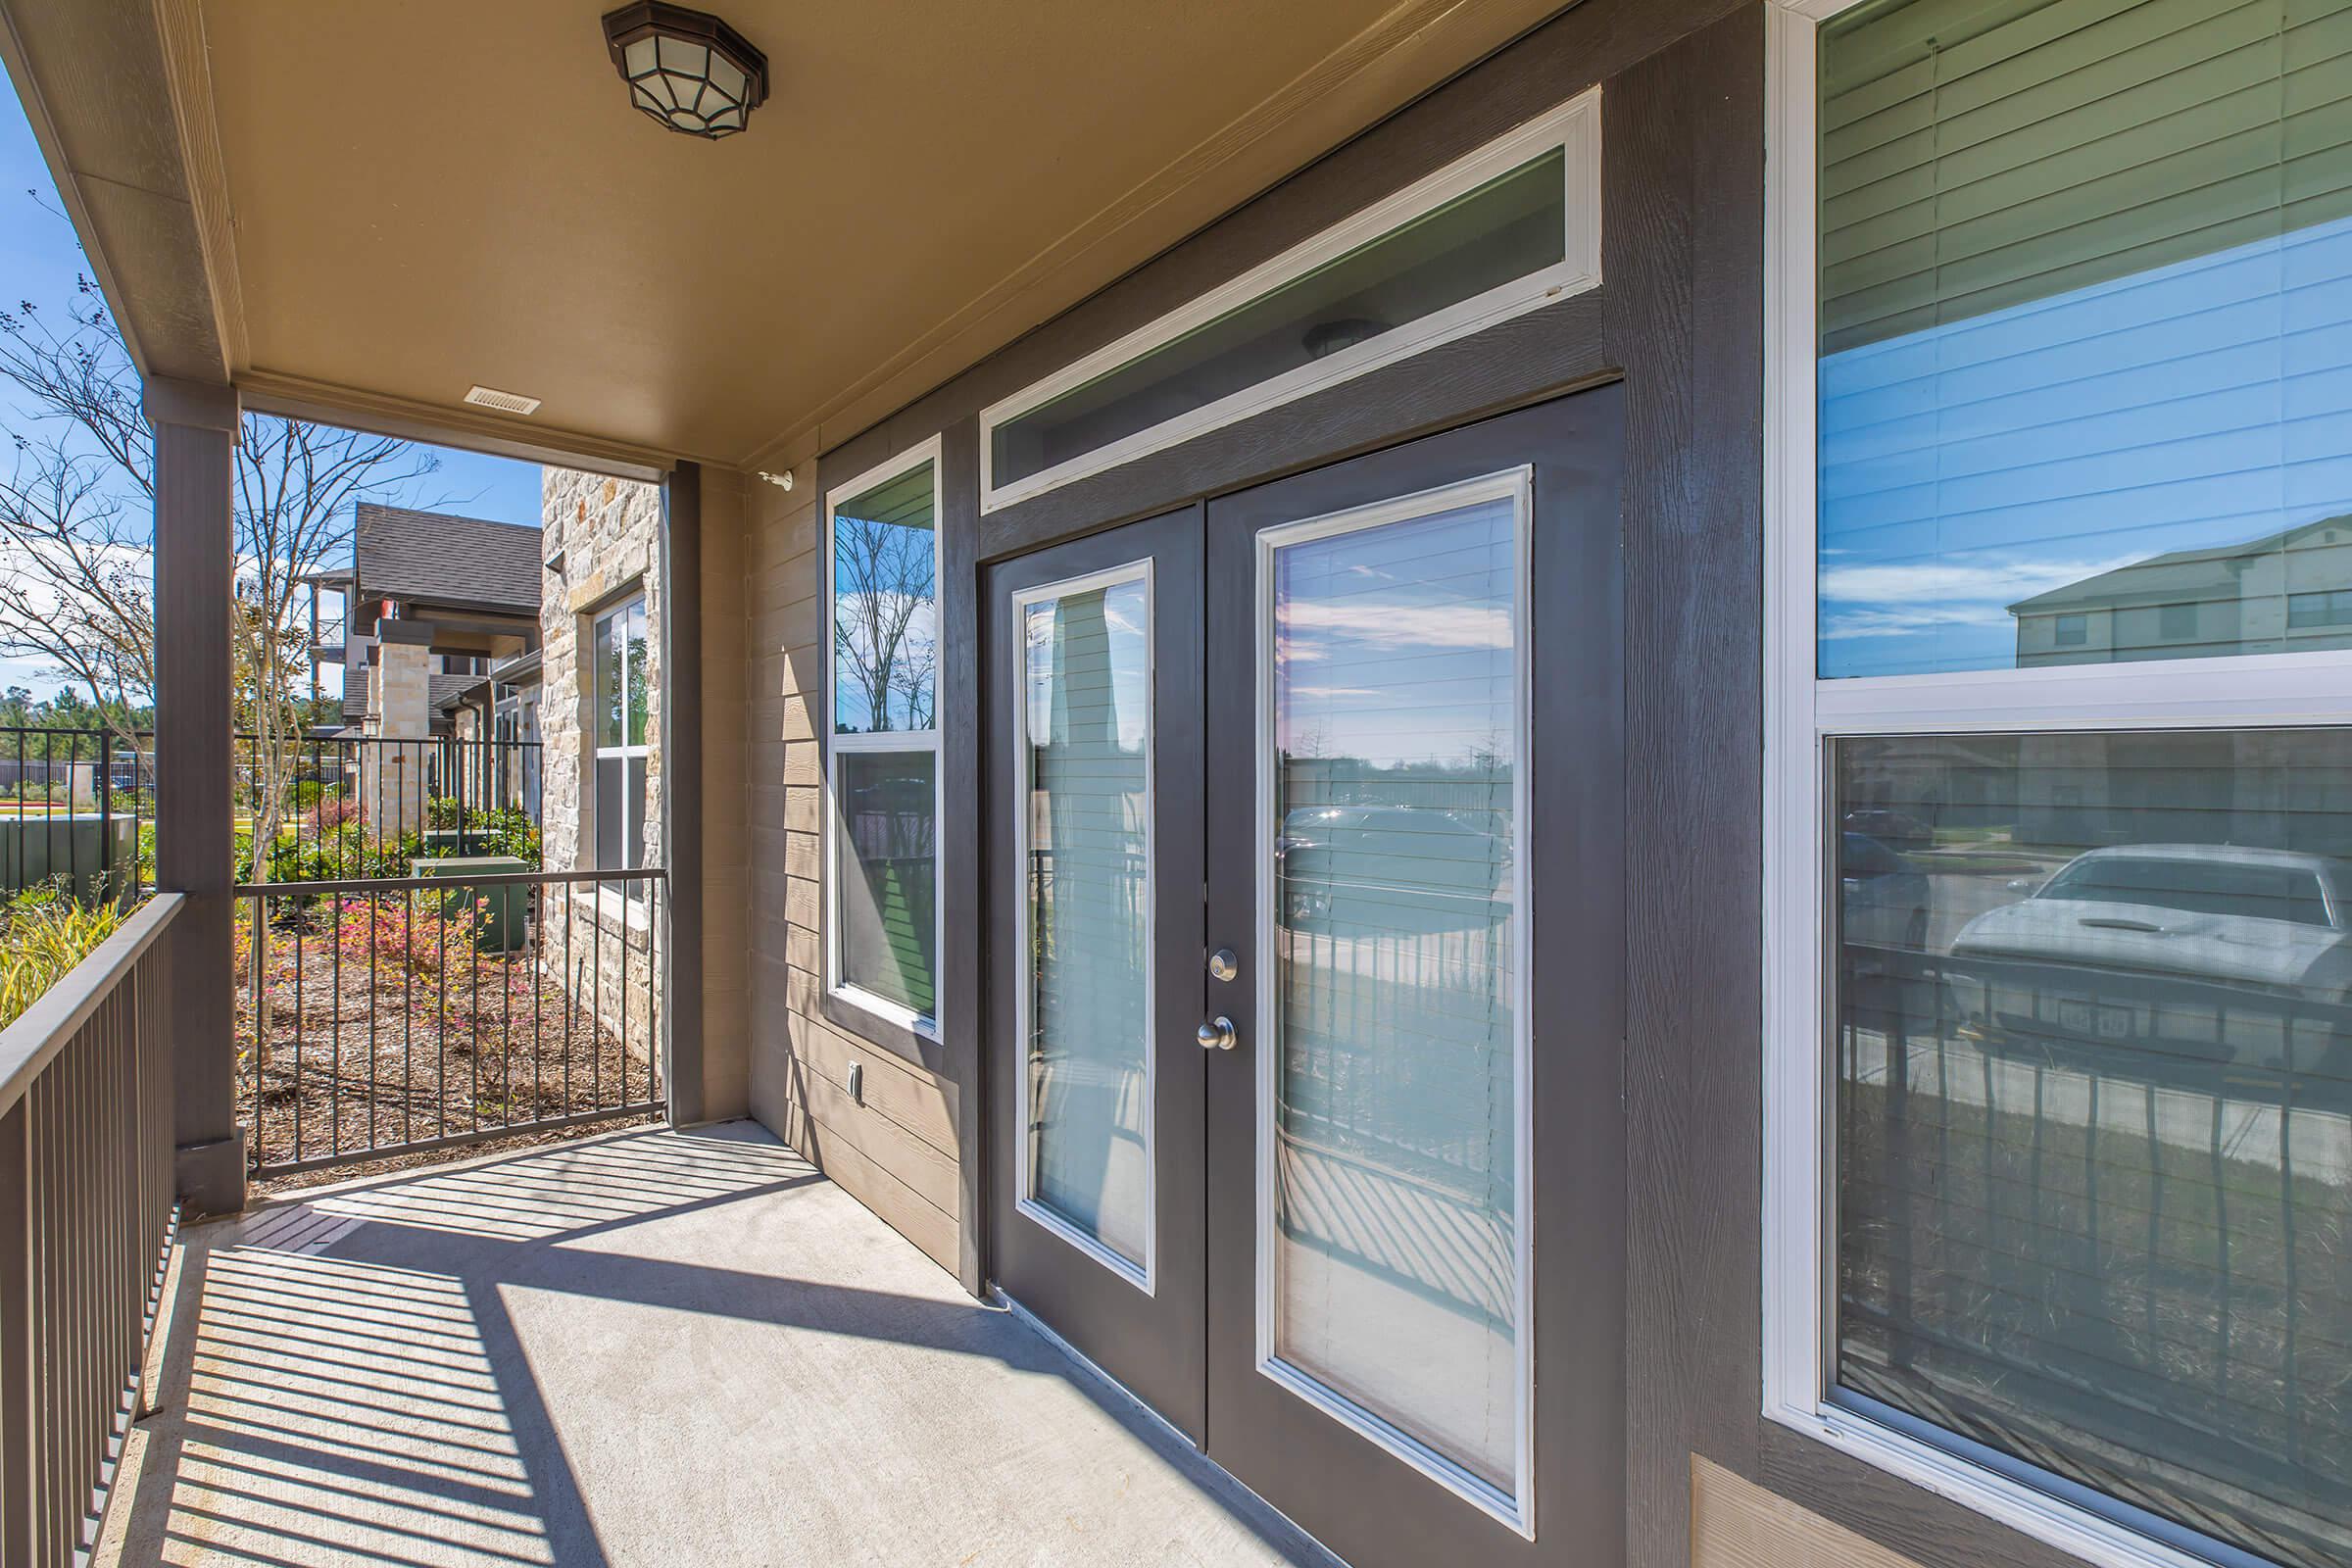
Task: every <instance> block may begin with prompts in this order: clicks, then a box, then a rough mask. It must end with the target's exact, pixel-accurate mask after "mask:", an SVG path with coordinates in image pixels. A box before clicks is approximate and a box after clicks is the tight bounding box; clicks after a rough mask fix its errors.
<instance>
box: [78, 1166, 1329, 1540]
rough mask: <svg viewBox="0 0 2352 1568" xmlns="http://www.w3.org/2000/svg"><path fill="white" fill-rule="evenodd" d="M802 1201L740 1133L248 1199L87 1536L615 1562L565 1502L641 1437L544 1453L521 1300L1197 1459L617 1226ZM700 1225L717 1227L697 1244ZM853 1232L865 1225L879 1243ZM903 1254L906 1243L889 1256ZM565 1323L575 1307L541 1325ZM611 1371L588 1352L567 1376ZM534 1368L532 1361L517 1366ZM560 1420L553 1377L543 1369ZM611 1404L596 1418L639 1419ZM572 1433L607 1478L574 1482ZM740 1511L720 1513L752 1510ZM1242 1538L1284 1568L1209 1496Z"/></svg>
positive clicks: (916, 1325)
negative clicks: (919, 1353) (923, 1357)
mask: <svg viewBox="0 0 2352 1568" xmlns="http://www.w3.org/2000/svg"><path fill="white" fill-rule="evenodd" d="M821 1180H822V1178H821V1176H819V1175H818V1173H817V1172H816V1170H815V1169H814V1167H812V1166H811V1165H809V1163H808V1162H807V1161H806V1160H804V1159H802V1158H801V1157H800V1156H799V1155H797V1154H795V1153H794V1152H792V1151H791V1150H789V1149H787V1148H785V1147H784V1146H782V1145H780V1144H776V1143H772V1142H769V1141H767V1140H766V1138H765V1136H764V1135H763V1134H759V1133H757V1132H753V1131H749V1130H746V1129H744V1128H743V1127H742V1124H739V1125H738V1126H737V1127H726V1128H714V1129H703V1130H699V1131H695V1132H685V1133H681V1132H674V1131H668V1130H659V1131H643V1132H629V1133H620V1134H612V1135H608V1136H606V1137H602V1138H598V1139H594V1140H591V1141H587V1142H583V1143H579V1144H572V1145H566V1146H562V1147H560V1148H554V1149H543V1150H534V1151H529V1152H523V1153H520V1154H514V1155H507V1156H501V1157H497V1158H494V1159H490V1160H485V1161H482V1162H479V1163H475V1164H471V1165H468V1166H466V1167H462V1168H458V1169H451V1170H444V1171H435V1172H428V1173H423V1174H418V1173H415V1172H410V1173H402V1174H400V1175H396V1176H392V1177H385V1178H378V1179H374V1180H370V1181H368V1182H366V1183H363V1184H354V1185H352V1186H349V1187H346V1188H339V1189H336V1190H333V1191H329V1192H326V1193H322V1194H318V1195H310V1196H307V1197H306V1198H304V1199H302V1200H300V1201H294V1200H289V1201H285V1202H282V1203H278V1204H273V1205H270V1207H268V1208H266V1209H264V1210H262V1211H261V1212H260V1213H259V1214H256V1215H249V1216H248V1217H247V1219H246V1220H244V1221H242V1222H240V1223H239V1224H237V1225H236V1226H235V1227H234V1228H233V1229H229V1228H224V1227H205V1228H200V1229H199V1230H198V1231H197V1232H195V1233H193V1236H192V1239H191V1242H190V1245H189V1247H188V1249H187V1255H186V1258H185V1261H184V1263H183V1265H182V1278H181V1280H180V1282H179V1285H178V1288H177V1291H176V1293H175V1298H174V1302H173V1314H172V1330H171V1334H170V1337H169V1340H168V1348H167V1355H168V1360H167V1365H166V1368H165V1372H164V1376H163V1387H164V1389H165V1390H166V1400H165V1405H166V1407H165V1409H164V1411H163V1413H162V1414H161V1415H160V1416H159V1417H158V1418H157V1419H156V1420H155V1421H153V1422H151V1423H149V1426H148V1428H147V1432H148V1439H147V1442H146V1444H145V1447H144V1451H142V1452H141V1453H139V1454H138V1455H137V1456H136V1457H135V1460H134V1462H133V1464H132V1465H131V1466H130V1467H129V1472H128V1473H129V1482H130V1485H129V1487H128V1489H127V1491H126V1495H124V1496H123V1498H122V1499H121V1501H122V1506H121V1507H120V1508H119V1509H118V1513H117V1516H116V1519H115V1520H114V1521H112V1522H110V1527H109V1537H110V1539H109V1541H108V1543H107V1547H108V1548H109V1549H107V1550H102V1552H101V1553H100V1555H99V1557H98V1558H97V1560H98V1561H99V1562H101V1563H107V1562H116V1561H119V1562H123V1563H147V1562H155V1561H185V1560H189V1559H190V1558H191V1557H192V1556H194V1557H200V1559H201V1560H203V1561H206V1562H220V1563H239V1564H253V1565H269V1568H278V1565H289V1568H290V1565H294V1564H303V1565H311V1564H318V1563H324V1562H337V1563H342V1562H349V1563H361V1564H373V1565H391V1568H429V1565H438V1564H444V1563H451V1562H467V1563H488V1564H504V1563H515V1564H525V1563H551V1564H561V1565H564V1568H571V1565H573V1564H582V1565H599V1564H604V1563H607V1562H609V1561H613V1560H623V1561H628V1560H638V1559H637V1557H636V1555H635V1554H631V1553H628V1552H625V1551H624V1552H622V1553H619V1554H618V1556H617V1557H615V1555H614V1554H613V1549H612V1547H611V1546H610V1544H608V1542H607V1541H606V1540H605V1539H604V1538H603V1537H601V1536H600V1534H599V1530H598V1525H597V1521H596V1519H595V1518H594V1517H593V1516H592V1510H591V1507H590V1504H589V1500H588V1498H589V1495H590V1494H591V1493H593V1492H594V1491H595V1490H596V1489H597V1486H599V1485H610V1484H612V1472H611V1470H610V1468H609V1466H610V1464H611V1458H612V1451H613V1447H614V1446H615V1445H618V1446H621V1447H623V1448H626V1447H628V1446H630V1445H632V1444H652V1445H656V1446H659V1445H660V1444H662V1443H663V1442H667V1441H671V1438H672V1436H673V1435H670V1434H664V1433H661V1432H656V1431H636V1432H631V1431H619V1432H614V1431H609V1430H608V1431H594V1430H591V1431H588V1432H586V1433H585V1434H583V1432H582V1429H581V1428H580V1427H579V1425H578V1424H577V1418H576V1416H575V1417H574V1420H573V1422H572V1423H571V1424H569V1425H567V1427H566V1430H565V1431H564V1432H563V1433H559V1431H558V1428H557V1424H556V1418H555V1415H554V1414H553V1413H552V1411H551V1398H550V1395H549V1391H548V1388H547V1386H546V1383H545V1380H546V1378H547V1377H548V1376H550V1375H551V1374H550V1370H549V1369H548V1368H547V1363H546V1360H545V1357H546V1355H547V1349H548V1347H547V1345H546V1342H545V1338H544V1336H545V1332H546V1322H545V1319H544V1317H542V1318H541V1319H540V1320H538V1327H537V1333H536V1334H535V1335H534V1337H533V1338H532V1341H531V1343H530V1345H528V1346H526V1344H525V1338H524V1332H523V1329H522V1328H521V1327H519V1326H518V1324H517V1322H516V1319H515V1312H514V1306H513V1301H514V1299H515V1298H516V1297H517V1296H521V1297H524V1298H536V1297H539V1296H541V1295H543V1294H553V1295H556V1296H560V1297H564V1298H570V1299H579V1301H580V1308H579V1310H580V1311H582V1312H585V1311H589V1310H592V1308H591V1307H590V1304H589V1303H591V1302H593V1303H598V1304H618V1305H624V1306H641V1307H648V1308H655V1309H659V1310H663V1311H668V1312H678V1311H683V1312H688V1313H693V1314H697V1315H708V1316H715V1317H720V1318H724V1319H726V1320H728V1321H730V1322H732V1323H739V1324H744V1325H780V1326H785V1327H792V1328H803V1329H810V1330H815V1331H817V1332H818V1333H819V1334H820V1335H822V1336H825V1337H827V1338H831V1337H842V1338H849V1339H862V1340H872V1341H881V1342H888V1343H891V1344H896V1345H903V1346H910V1347H918V1348H924V1349H930V1350H939V1351H945V1352H948V1353H950V1354H953V1355H958V1356H973V1357H981V1358H986V1359H989V1360H992V1361H995V1362H997V1363H999V1364H1002V1365H1003V1366H1005V1367H1006V1368H1007V1369H1009V1370H1011V1371H1014V1372H1017V1373H1021V1374H1028V1375H1045V1376H1050V1377H1054V1378H1057V1379H1060V1380H1062V1381H1063V1382H1065V1383H1067V1384H1069V1385H1070V1386H1072V1387H1075V1388H1076V1389H1078V1390H1079V1391H1080V1392H1082V1393H1083V1394H1084V1395H1085V1396H1086V1397H1087V1398H1088V1399H1090V1400H1091V1401H1093V1403H1094V1404H1095V1405H1096V1406H1097V1407H1098V1408H1100V1410H1101V1411H1103V1413H1104V1414H1105V1415H1107V1416H1108V1417H1110V1418H1111V1419H1112V1420H1114V1421H1116V1422H1118V1423H1119V1424H1121V1425H1122V1426H1124V1427H1126V1428H1127V1429H1128V1430H1129V1431H1130V1432H1131V1433H1132V1434H1134V1435H1135V1436H1136V1437H1137V1438H1139V1439H1140V1440H1142V1441H1143V1442H1144V1443H1145V1444H1147V1445H1148V1446H1152V1447H1153V1448H1155V1449H1157V1450H1159V1451H1160V1452H1161V1454H1162V1457H1163V1458H1165V1459H1168V1460H1170V1461H1173V1462H1176V1463H1179V1464H1186V1463H1189V1464H1195V1465H1200V1466H1201V1468H1202V1469H1203V1470H1205V1463H1204V1461H1201V1460H1200V1459H1199V1458H1198V1456H1197V1455H1195V1454H1193V1453H1192V1452H1191V1450H1190V1449H1189V1448H1186V1447H1183V1446H1182V1445H1181V1444H1180V1442H1179V1440H1176V1439H1175V1438H1173V1437H1172V1435H1170V1434H1168V1433H1167V1432H1166V1431H1165V1430H1164V1429H1161V1428H1160V1427H1159V1426H1158V1424H1157V1423H1156V1422H1155V1421H1154V1420H1152V1418H1150V1417H1148V1416H1146V1415H1144V1414H1143V1413H1142V1412H1141V1411H1140V1409H1138V1408H1135V1407H1133V1406H1132V1405H1131V1404H1130V1403H1129V1401H1127V1400H1126V1399H1125V1398H1124V1397H1123V1396H1121V1395H1119V1394H1117V1393H1115V1392H1113V1391H1111V1390H1109V1389H1107V1388H1105V1387H1103V1386H1101V1385H1099V1384H1097V1383H1096V1382H1095V1381H1094V1380H1093V1379H1092V1378H1091V1377H1089V1376H1088V1375H1087V1374H1085V1373H1084V1372H1082V1371H1080V1370H1079V1368H1078V1367H1076V1366H1075V1365H1074V1364H1073V1363H1071V1362H1070V1361H1068V1360H1067V1359H1066V1358H1064V1357H1063V1355H1062V1354H1061V1353H1060V1352H1059V1351H1058V1350H1056V1349H1055V1348H1053V1347H1052V1346H1050V1345H1049V1344H1047V1343H1046V1342H1045V1341H1044V1340H1042V1339H1040V1338H1039V1337H1038V1336H1036V1335H1035V1334H1033V1333H1031V1332H1030V1331H1029V1330H1028V1329H1027V1328H1026V1327H1025V1326H1022V1325H1021V1324H1019V1323H1018V1322H1017V1320H1015V1319H1014V1318H1013V1317H1012V1316H1011V1315H1010V1314H1008V1313H1005V1312H1004V1311H1002V1310H999V1309H995V1308H991V1307H988V1306H984V1305H982V1304H981V1303H978V1302H974V1301H970V1300H968V1299H964V1298H962V1297H961V1296H960V1295H959V1294H956V1293H955V1292H954V1291H953V1290H952V1289H950V1290H943V1291H942V1292H941V1294H940V1295H939V1296H938V1297H924V1296H919V1295H910V1294H904V1293H900V1292H894V1291H889V1290H876V1289H872V1288H868V1287H865V1286H860V1285H858V1284H855V1283H849V1282H847V1281H845V1280H844V1279H839V1278H836V1279H826V1278H821V1277H809V1275H815V1274H818V1273H821V1272H823V1270H824V1269H825V1268H830V1267H831V1266H832V1265H833V1264H835V1263H842V1264H843V1266H844V1267H851V1266H853V1263H851V1262H844V1260H840V1259H833V1258H830V1257H829V1256H828V1257H826V1258H825V1259H822V1260H820V1261H821V1264H822V1266H821V1267H818V1268H812V1269H810V1270H809V1275H803V1274H799V1273H787V1274H779V1273H762V1272H758V1271H756V1270H754V1269H747V1268H742V1267H736V1266H731V1263H732V1262H739V1261H741V1259H740V1258H730V1257H729V1256H728V1255H727V1254H725V1253H719V1254H717V1256H718V1260H716V1261H701V1260H699V1255H711V1249H710V1248H708V1247H705V1246H702V1245H699V1244H698V1245H697V1246H696V1247H695V1248H694V1252H695V1253H696V1254H698V1260H691V1261H690V1260H683V1259H681V1258H679V1257H677V1256H674V1255H671V1256H663V1255H660V1253H661V1252H662V1250H665V1249H667V1248H670V1247H673V1246H675V1245H676V1243H677V1241H678V1236H677V1235H676V1234H672V1235H669V1236H666V1237H656V1236H649V1235H647V1234H644V1233H641V1232H639V1231H638V1230H637V1228H638V1227H641V1226H647V1225H651V1224H653V1223H654V1222H657V1221H664V1220H673V1219H679V1218H683V1217H687V1216H700V1217H701V1223H702V1225H703V1226H704V1227H705V1228H703V1229H701V1230H699V1231H690V1232H688V1233H685V1234H688V1235H692V1236H697V1237H700V1238H704V1239H708V1238H710V1237H711V1236H712V1235H713V1234H717V1235H721V1236H723V1235H724V1227H726V1226H731V1225H740V1224H741V1223H742V1221H740V1220H738V1219H737V1218H736V1217H734V1216H733V1215H731V1214H727V1213H726V1212H725V1211H726V1210H727V1209H728V1207H729V1205H732V1204H737V1203H742V1202H745V1201H749V1200H754V1199H759V1198H762V1197H766V1196H769V1195H775V1194H780V1193H784V1192H787V1191H790V1190H792V1189H795V1188H800V1187H804V1186H809V1185H811V1184H815V1183H818V1182H820V1181H821ZM713 1219H716V1220H717V1221H718V1222H719V1229H717V1230H716V1231H715V1232H714V1231H713V1230H712V1229H711V1228H710V1222H711V1220H713ZM877 1229H878V1227H877ZM901 1245H904V1244H901ZM564 1310H565V1311H566V1312H570V1311H572V1310H573V1309H572V1308H569V1307H566V1308H565V1309H564ZM577 1351H578V1354H579V1355H580V1356H581V1357H583V1358H584V1362H585V1361H586V1360H593V1358H594V1357H595V1356H596V1355H598V1354H609V1353H612V1352H613V1347H612V1346H611V1345H610V1344H608V1343H606V1342H602V1341H597V1340H594V1339H593V1338H592V1337H591V1338H590V1339H589V1340H588V1341H587V1342H585V1343H583V1344H582V1345H580V1346H579V1347H577ZM534 1357H536V1358H537V1359H534ZM554 1375H556V1376H558V1377H559V1379H560V1380H561V1381H562V1383H563V1392H562V1395H561V1398H562V1401H563V1407H564V1409H565V1410H566V1411H567V1412H573V1411H576V1410H577V1409H578V1408H579V1398H580V1396H581V1388H580V1386H579V1383H578V1377H579V1374H578V1373H577V1372H565V1371H561V1370H559V1371H557V1372H556V1373H555V1374H554ZM628 1397H629V1395H628V1391H626V1390H625V1389H616V1390H613V1400H614V1402H613V1404H612V1405H611V1406H610V1407H608V1408H609V1413H610V1416H611V1419H612V1420H613V1421H615V1422H620V1423H626V1422H630V1421H638V1422H645V1421H647V1420H648V1419H649V1418H648V1417H646V1416H644V1415H643V1414H642V1413H636V1412H632V1411H631V1409H630V1408H629V1406H628V1404H627V1401H628ZM583 1435H584V1436H585V1437H586V1438H587V1439H588V1440H589V1441H590V1442H591V1443H592V1445H593V1446H595V1447H596V1448H597V1449H598V1450H600V1458H599V1459H598V1460H597V1461H595V1462H596V1463H597V1464H599V1465H602V1466H606V1467H608V1468H604V1469H601V1470H599V1472H598V1475H597V1476H596V1477H592V1478H591V1480H590V1481H589V1482H586V1483H584V1482H583V1479H582V1476H581V1474H580V1473H579V1472H578V1470H577V1468H576V1467H575V1459H574V1453H573V1450H572V1449H570V1448H567V1442H568V1443H570V1444H572V1445H575V1446H576V1445H577V1444H579V1443H580V1442H581V1441H582V1438H583ZM759 1495H760V1494H759V1491H758V1489H754V1490H753V1491H751V1492H747V1493H746V1494H745V1497H746V1501H747V1503H749V1504H751V1505H753V1506H758V1505H759V1504H758V1502H757V1498H758V1496H759ZM1226 1506H1227V1512H1228V1513H1229V1514H1233V1515H1234V1517H1235V1518H1236V1520H1237V1522H1238V1523H1239V1524H1241V1526H1242V1527H1243V1528H1244V1529H1246V1530H1248V1531H1250V1533H1251V1534H1253V1535H1257V1536H1259V1537H1260V1538H1261V1539H1263V1540H1265V1541H1266V1542H1267V1543H1268V1544H1269V1545H1270V1546H1271V1547H1272V1549H1273V1550H1275V1551H1277V1552H1290V1553H1297V1552H1298V1551H1299V1543H1298V1542H1296V1541H1294V1540H1292V1539H1291V1538H1290V1537H1289V1535H1288V1534H1287V1533H1286V1531H1285V1528H1284V1527H1283V1526H1282V1524H1281V1522H1280V1521H1279V1520H1278V1519H1276V1518H1275V1517H1274V1516H1272V1515H1271V1514H1270V1513H1269V1514H1266V1515H1265V1517H1264V1518H1262V1519H1260V1518H1256V1517H1252V1516H1250V1515H1249V1514H1248V1513H1247V1512H1246V1511H1244V1510H1240V1509H1237V1508H1236V1507H1235V1506H1234V1505H1233V1503H1232V1502H1231V1501H1227V1504H1226Z"/></svg>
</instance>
